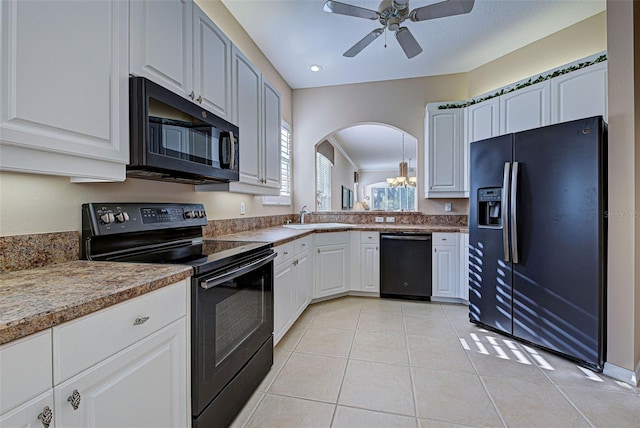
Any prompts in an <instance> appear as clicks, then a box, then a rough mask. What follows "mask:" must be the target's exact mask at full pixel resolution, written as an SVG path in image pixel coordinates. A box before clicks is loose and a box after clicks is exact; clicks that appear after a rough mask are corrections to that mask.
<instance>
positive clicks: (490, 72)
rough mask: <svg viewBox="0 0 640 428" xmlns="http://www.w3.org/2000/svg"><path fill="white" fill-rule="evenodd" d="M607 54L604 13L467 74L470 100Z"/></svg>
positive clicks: (605, 18)
mask: <svg viewBox="0 0 640 428" xmlns="http://www.w3.org/2000/svg"><path fill="white" fill-rule="evenodd" d="M605 50H607V16H606V12H602V13H599V14H597V15H595V16H593V17H591V18H588V19H585V20H584V21H581V22H579V23H577V24H575V25H572V26H571V27H568V28H565V29H564V30H562V31H558V32H557V33H554V34H551V35H550V36H547V37H545V38H543V39H540V40H538V41H537V42H535V43H531V44H530V45H527V46H525V47H523V48H521V49H518V50H517V51H515V52H512V53H509V54H507V55H505V56H503V57H501V58H498V59H496V60H495V61H492V62H490V63H488V64H485V65H483V66H481V67H478V68H476V69H474V70H472V71H471V72H469V94H468V96H469V97H475V96H478V95H480V94H483V93H485V92H489V91H492V90H494V89H497V88H500V87H502V86H505V85H508V84H510V83H513V82H517V81H519V80H522V79H526V78H528V77H530V76H533V75H535V74H537V73H542V72H544V71H547V70H550V69H552V68H555V67H558V66H560V65H563V64H568V63H570V62H573V61H576V60H579V59H581V58H584V57H587V56H589V55H593V54H595V53H597V52H601V51H605Z"/></svg>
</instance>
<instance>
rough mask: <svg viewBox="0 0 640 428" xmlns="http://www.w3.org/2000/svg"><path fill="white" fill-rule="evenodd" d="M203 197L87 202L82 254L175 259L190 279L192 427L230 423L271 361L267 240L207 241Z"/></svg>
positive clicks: (126, 259) (269, 252)
mask: <svg viewBox="0 0 640 428" xmlns="http://www.w3.org/2000/svg"><path fill="white" fill-rule="evenodd" d="M206 225H207V217H206V212H205V210H204V206H203V205H201V204H168V203H90V204H84V205H83V206H82V244H81V257H82V258H83V259H88V260H97V261H111V262H138V263H171V264H182V265H189V266H191V267H192V268H193V276H192V279H191V289H190V300H191V320H190V322H191V404H192V406H191V407H192V427H193V428H198V427H218V426H219V427H226V426H228V425H229V424H230V423H231V422H232V421H233V419H234V418H235V416H236V415H237V413H238V412H239V411H240V410H241V409H242V407H243V406H244V404H245V403H246V402H247V400H248V399H249V398H250V397H251V395H252V394H253V392H254V391H255V389H256V388H257V387H258V385H259V384H260V382H261V381H262V379H263V378H264V377H265V376H266V374H267V373H268V371H269V370H270V368H271V366H272V365H273V278H274V275H273V260H274V258H275V257H276V253H275V252H274V251H273V249H272V248H271V244H270V243H265V242H239V241H221V240H205V239H204V237H203V232H202V227H203V226H206Z"/></svg>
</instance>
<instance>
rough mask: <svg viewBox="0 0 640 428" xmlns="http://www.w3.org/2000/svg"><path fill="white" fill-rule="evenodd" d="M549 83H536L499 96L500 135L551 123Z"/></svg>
mask: <svg viewBox="0 0 640 428" xmlns="http://www.w3.org/2000/svg"><path fill="white" fill-rule="evenodd" d="M550 100H551V82H550V81H548V80H546V81H544V82H540V83H536V84H535V85H531V86H527V87H526V88H523V89H519V90H517V91H513V92H509V93H507V94H504V95H501V96H500V134H510V133H512V132H519V131H525V130H527V129H533V128H539V127H541V126H545V125H549V124H550V123H551V108H550V107H551V102H550Z"/></svg>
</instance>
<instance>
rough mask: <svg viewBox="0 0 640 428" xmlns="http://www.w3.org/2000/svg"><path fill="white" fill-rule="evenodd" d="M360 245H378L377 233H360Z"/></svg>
mask: <svg viewBox="0 0 640 428" xmlns="http://www.w3.org/2000/svg"><path fill="white" fill-rule="evenodd" d="M360 243H361V244H379V243H380V233H379V232H360Z"/></svg>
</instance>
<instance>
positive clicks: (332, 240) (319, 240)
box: [316, 232, 349, 247]
mask: <svg viewBox="0 0 640 428" xmlns="http://www.w3.org/2000/svg"><path fill="white" fill-rule="evenodd" d="M348 243H349V232H326V233H317V232H316V247H317V246H319V245H335V244H348Z"/></svg>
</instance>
